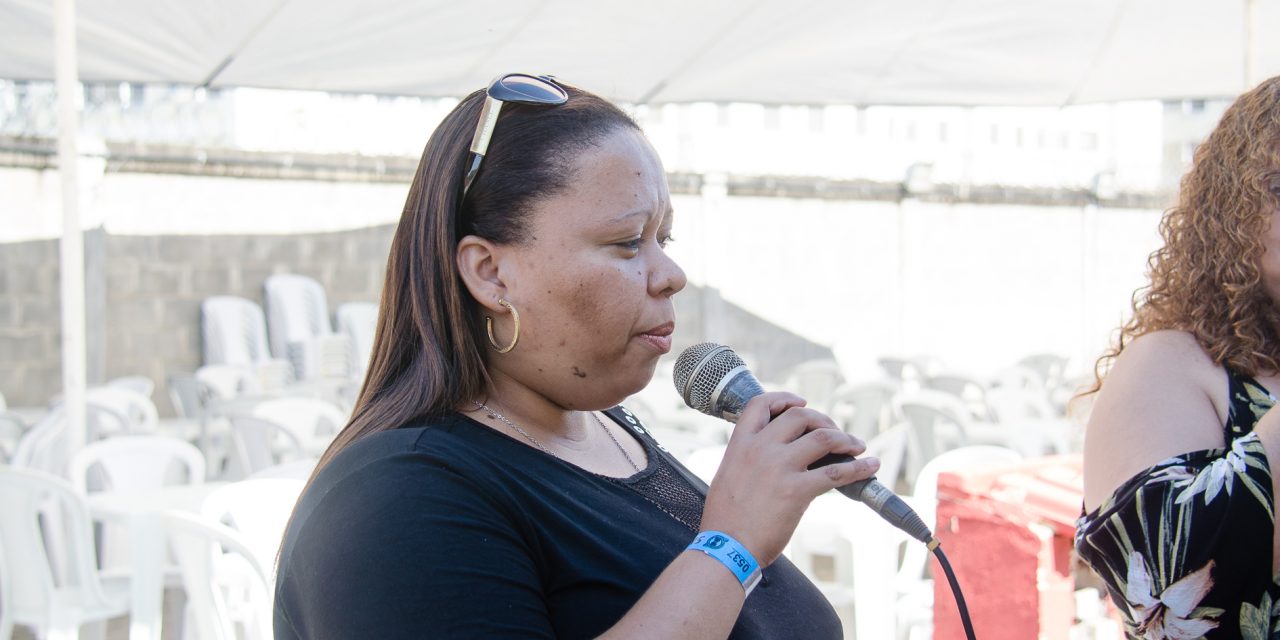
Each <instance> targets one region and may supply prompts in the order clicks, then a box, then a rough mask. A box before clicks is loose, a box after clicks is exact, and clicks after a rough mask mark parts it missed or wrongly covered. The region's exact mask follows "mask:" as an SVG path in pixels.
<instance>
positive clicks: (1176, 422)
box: [1084, 331, 1227, 511]
mask: <svg viewBox="0 0 1280 640" xmlns="http://www.w3.org/2000/svg"><path fill="white" fill-rule="evenodd" d="M1226 396H1227V377H1226V372H1225V371H1224V370H1223V369H1222V367H1220V366H1218V365H1215V364H1214V363H1213V361H1212V360H1210V359H1209V357H1208V355H1206V354H1205V353H1204V351H1203V350H1202V349H1201V348H1200V346H1199V345H1198V344H1197V343H1196V341H1195V338H1193V337H1192V336H1191V335H1190V334H1188V333H1184V332H1180V331H1157V332H1153V333H1149V334H1145V335H1142V336H1139V337H1138V338H1136V339H1134V340H1133V342H1132V343H1130V344H1129V345H1128V346H1127V347H1125V350H1124V351H1123V352H1121V353H1120V356H1119V357H1118V358H1116V361H1115V365H1114V366H1113V367H1112V369H1111V371H1110V373H1109V374H1108V375H1107V378H1106V380H1105V381H1104V383H1103V385H1102V390H1101V391H1099V392H1098V398H1097V401H1096V402H1095V403H1094V406H1093V411H1092V413H1091V414H1090V416H1089V424H1088V427H1087V431H1086V434H1085V443H1084V503H1085V509H1086V510H1089V511H1092V510H1093V509H1095V508H1097V507H1098V506H1099V505H1100V504H1102V502H1103V501H1105V500H1106V499H1107V498H1108V497H1109V496H1110V495H1111V494H1112V493H1113V492H1114V491H1115V490H1116V489H1117V488H1118V487H1119V486H1120V485H1121V484H1124V482H1125V481H1126V480H1128V479H1129V478H1131V477H1133V476H1134V475H1136V474H1137V473H1139V472H1141V471H1142V470H1144V469H1146V468H1148V467H1150V466H1152V465H1154V464H1156V463H1158V462H1160V461H1161V460H1164V459H1166V458H1169V457H1170V456H1175V455H1178V454H1182V453H1186V452H1188V451H1196V450H1200V449H1210V448H1214V447H1221V446H1223V444H1224V442H1223V436H1222V429H1223V425H1224V424H1225V419H1226V405H1225V402H1226V400H1227V397H1226Z"/></svg>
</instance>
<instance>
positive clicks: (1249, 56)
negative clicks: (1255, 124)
mask: <svg viewBox="0 0 1280 640" xmlns="http://www.w3.org/2000/svg"><path fill="white" fill-rule="evenodd" d="M1257 8H1258V3H1257V0H1244V88H1243V89H1242V91H1248V90H1250V89H1252V88H1253V85H1255V84H1257V83H1258V79H1257V78H1255V77H1254V74H1256V73H1257V70H1258V59H1257V51H1256V49H1257V45H1256V44H1255V43H1254V38H1253V22H1254V20H1253V18H1254V14H1255V12H1256V11H1257Z"/></svg>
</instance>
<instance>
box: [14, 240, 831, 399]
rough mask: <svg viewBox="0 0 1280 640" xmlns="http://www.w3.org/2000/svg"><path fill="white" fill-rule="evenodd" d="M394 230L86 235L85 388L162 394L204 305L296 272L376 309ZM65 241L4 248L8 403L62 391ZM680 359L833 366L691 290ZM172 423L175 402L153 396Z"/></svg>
mask: <svg viewBox="0 0 1280 640" xmlns="http://www.w3.org/2000/svg"><path fill="white" fill-rule="evenodd" d="M394 230H395V227H394V225H382V226H377V227H369V228H365V229H355V230H347V231H340V232H333V233H317V234H301V235H252V236H250V235H234V236H113V235H110V234H108V233H106V232H105V231H103V230H101V229H97V230H91V231H88V232H86V234H85V269H86V280H85V286H86V316H87V323H88V327H87V342H88V345H87V357H88V362H87V365H88V369H87V374H88V383H89V384H90V385H93V384H99V383H102V382H105V381H106V380H108V379H111V378H115V377H119V376H125V375H143V376H147V377H149V378H151V379H152V380H153V381H154V382H155V383H156V385H157V387H159V388H163V385H164V384H165V380H166V378H167V377H168V376H169V375H173V374H180V373H190V372H192V371H194V370H195V369H196V368H197V367H199V366H200V365H201V364H202V362H201V353H202V349H201V344H200V303H201V302H202V301H203V300H204V299H205V298H207V297H210V296H215V295H235V296H241V297H245V298H248V299H250V300H254V301H256V302H258V303H259V304H263V291H262V285H263V282H264V281H265V280H266V278H267V277H268V276H270V275H272V274H276V273H297V274H301V275H305V276H309V277H311V278H314V279H316V280H317V281H319V282H320V283H321V285H323V286H324V289H325V293H326V295H327V298H328V303H329V306H330V312H331V313H332V311H333V310H334V309H336V308H337V307H338V306H339V305H342V304H343V303H347V302H359V301H370V302H373V301H377V300H378V296H379V292H380V291H381V289H382V281H383V276H384V272H385V270H386V257H387V250H388V247H389V246H390V244H391V236H392V233H393V232H394ZM58 268H59V267H58V241H57V240H56V239H50V240H34V241H24V242H12V243H0V393H3V394H4V396H5V397H6V398H7V400H8V402H9V404H11V405H14V406H42V405H45V404H46V403H47V402H48V400H49V398H50V397H52V396H54V395H56V394H58V393H60V392H61V388H62V380H61V364H60V363H61V330H60V327H61V320H60V313H59V306H60V303H59V291H58V287H59V279H58ZM675 306H676V316H677V320H676V323H677V331H676V336H675V337H676V340H675V345H674V347H673V353H672V355H671V356H670V357H672V358H674V357H675V356H676V355H678V354H679V353H680V351H682V350H683V349H684V348H686V347H688V346H690V345H693V344H696V343H698V342H703V341H707V340H710V341H714V342H719V343H722V344H726V345H729V346H731V347H733V348H734V349H735V350H737V351H738V352H740V353H742V354H743V355H744V357H746V358H747V360H748V362H750V363H751V364H752V365H753V366H754V367H755V369H756V373H757V375H759V376H761V377H762V378H763V379H771V378H777V377H780V376H782V375H783V374H785V372H786V371H787V370H788V369H789V368H790V367H792V366H794V365H796V364H798V363H800V362H803V361H805V360H810V359H814V358H830V357H832V354H831V350H830V349H829V348H827V347H823V346H821V345H818V344H816V343H813V342H810V341H808V340H806V339H804V338H802V337H800V336H798V335H796V334H794V333H791V332H789V331H787V330H785V329H783V328H781V327H778V326H776V325H773V324H771V323H769V322H767V321H765V320H763V319H761V318H760V317H758V316H755V315H753V314H751V313H749V312H747V311H745V310H743V309H742V308H740V307H738V306H736V305H734V304H731V303H729V302H726V301H724V300H723V299H722V298H721V297H720V294H719V292H718V291H717V290H715V289H713V288H706V287H698V286H694V285H689V286H688V287H687V288H686V289H685V290H684V291H683V292H682V293H681V294H680V295H678V296H676V298H675ZM152 399H153V400H154V401H155V402H156V404H157V407H158V408H159V410H160V412H161V414H162V415H166V416H167V415H173V414H174V411H173V408H172V407H171V406H170V405H169V398H168V394H167V393H163V392H158V393H156V394H154V397H153V398H152Z"/></svg>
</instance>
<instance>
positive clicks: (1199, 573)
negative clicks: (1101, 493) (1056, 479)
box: [1075, 369, 1280, 640]
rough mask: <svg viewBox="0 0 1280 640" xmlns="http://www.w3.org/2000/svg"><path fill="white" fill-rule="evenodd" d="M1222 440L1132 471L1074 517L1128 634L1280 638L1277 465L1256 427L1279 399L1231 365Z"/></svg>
mask: <svg viewBox="0 0 1280 640" xmlns="http://www.w3.org/2000/svg"><path fill="white" fill-rule="evenodd" d="M1227 377H1228V380H1229V389H1230V399H1231V407H1230V409H1229V411H1228V416H1227V424H1226V440H1227V442H1228V443H1229V444H1228V446H1227V447H1226V448H1225V449H1205V450H1202V451H1193V452H1191V453H1186V454H1183V455H1180V456H1175V457H1173V458H1169V459H1167V460H1164V461H1162V462H1160V463H1159V464H1156V465H1155V466H1153V467H1151V468H1149V469H1147V470H1146V471H1143V472H1142V473H1139V474H1138V475H1136V476H1134V477H1133V478H1130V479H1129V480H1128V481H1126V482H1125V483H1124V484H1123V485H1121V486H1120V488H1119V489H1116V491H1115V493H1113V494H1112V495H1111V497H1110V498H1108V499H1107V500H1106V502H1104V503H1103V504H1102V505H1101V506H1100V507H1098V509H1097V510H1096V511H1094V512H1092V513H1088V514H1084V515H1082V516H1081V518H1080V520H1079V522H1077V526H1076V537H1075V547H1076V552H1077V553H1079V554H1080V558H1081V559H1083V560H1084V561H1085V562H1086V563H1087V564H1088V565H1089V567H1090V568H1092V569H1093V571H1094V572H1095V573H1097V574H1098V575H1099V576H1100V577H1101V578H1102V579H1103V581H1104V582H1106V584H1107V588H1108V590H1109V591H1110V592H1111V598H1112V600H1113V601H1114V602H1115V603H1116V605H1117V607H1118V608H1119V609H1120V611H1121V612H1122V613H1123V615H1124V617H1125V631H1126V634H1127V636H1128V637H1129V638H1144V639H1145V638H1178V639H1180V638H1244V639H1246V640H1253V639H1257V640H1264V639H1271V640H1277V639H1280V584H1277V582H1276V576H1272V575H1271V554H1272V540H1273V537H1272V536H1273V527H1274V516H1273V514H1272V508H1273V507H1272V505H1273V502H1272V497H1271V472H1270V469H1269V468H1268V466H1267V458H1266V456H1265V455H1264V453H1263V450H1262V443H1261V442H1260V441H1259V440H1258V436H1257V434H1255V433H1253V427H1254V425H1255V424H1257V422H1258V419H1259V418H1261V417H1262V414H1264V413H1266V412H1267V410H1268V409H1270V408H1271V406H1272V405H1273V404H1275V402H1276V400H1275V398H1274V397H1273V396H1271V394H1270V393H1268V392H1267V390H1266V389H1264V388H1263V387H1262V386H1261V385H1260V384H1258V382H1257V381H1256V380H1254V379H1253V378H1252V377H1250V376H1247V375H1244V374H1240V373H1236V372H1234V371H1231V370H1230V369H1227Z"/></svg>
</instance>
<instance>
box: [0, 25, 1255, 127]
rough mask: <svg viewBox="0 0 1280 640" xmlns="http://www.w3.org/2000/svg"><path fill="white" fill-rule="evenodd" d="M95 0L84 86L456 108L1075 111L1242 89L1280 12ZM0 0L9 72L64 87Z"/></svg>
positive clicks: (29, 31)
mask: <svg viewBox="0 0 1280 640" xmlns="http://www.w3.org/2000/svg"><path fill="white" fill-rule="evenodd" d="M1249 1H1250V0H786V1H781V0H755V1H749V2H748V1H735V0H648V1H646V2H635V1H634V0H632V1H628V2H619V1H614V0H599V1H591V0H542V1H532V0H523V1H521V0H464V1H462V2H459V1H457V0H450V1H448V2H442V1H440V0H414V1H409V0H360V1H358V2H357V1H355V0H88V1H81V2H79V3H78V6H77V8H76V11H77V14H78V15H77V21H78V25H79V58H80V76H81V78H82V79H83V80H86V81H97V80H103V81H117V80H129V81H137V82H176V83H187V84H204V83H206V82H208V83H211V84H212V85H213V86H256V87H272V88H293V89H319V90H329V91H348V92H370V93H386V94H405V95H426V96H446V95H447V96H457V95H463V94H465V93H467V92H469V91H471V90H473V89H476V88H478V87H481V86H483V85H484V84H486V83H487V81H488V80H489V79H490V78H491V77H492V76H493V75H495V74H496V73H498V72H501V71H508V70H527V71H534V72H539V73H552V74H555V75H557V76H559V77H561V78H562V79H564V80H566V81H568V82H570V83H572V84H576V85H579V86H582V87H585V88H589V89H592V90H594V91H597V92H599V93H603V94H605V95H608V96H610V97H613V98H615V99H619V100H623V101H626V102H687V101H699V100H712V101H747V102H764V103H802V104H803V103H809V104H822V103H851V104H1027V105H1030V104H1038V105H1063V104H1073V103H1082V102H1099V101H1112V100H1124V99H1143V98H1183V97H1216V96H1234V95H1236V94H1238V93H1240V92H1241V91H1243V90H1244V89H1245V88H1246V84H1247V83H1246V79H1245V73H1246V71H1245V67H1246V62H1245V60H1246V57H1247V55H1248V54H1247V52H1246V48H1247V47H1246V35H1245V34H1246V32H1247V31H1248V29H1247V28H1246V24H1247V23H1249V22H1250V21H1252V24H1253V28H1252V31H1253V33H1254V36H1253V38H1252V43H1253V44H1252V46H1253V49H1254V52H1253V55H1254V59H1255V60H1256V64H1255V66H1254V73H1253V78H1254V80H1255V81H1256V80H1261V79H1263V78H1266V77H1268V76H1271V75H1276V74H1278V73H1280V38H1276V37H1275V32H1276V27H1277V26H1280V0H1252V6H1253V9H1252V11H1250V10H1248V9H1247V7H1248V2H1249ZM52 12H53V2H51V1H50V0H0V77H3V78H12V79H38V78H52V77H53V45H52V40H53V37H52V33H53V29H52Z"/></svg>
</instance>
